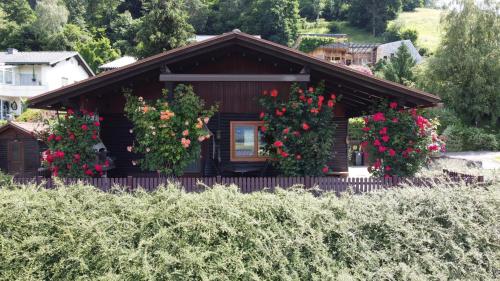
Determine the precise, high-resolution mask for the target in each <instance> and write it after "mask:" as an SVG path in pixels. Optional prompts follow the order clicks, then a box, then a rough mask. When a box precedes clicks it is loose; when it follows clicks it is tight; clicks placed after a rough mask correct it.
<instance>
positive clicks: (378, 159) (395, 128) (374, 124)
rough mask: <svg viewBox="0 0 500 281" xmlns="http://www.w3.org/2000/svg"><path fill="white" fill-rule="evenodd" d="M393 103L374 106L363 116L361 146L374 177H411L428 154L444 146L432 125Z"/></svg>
mask: <svg viewBox="0 0 500 281" xmlns="http://www.w3.org/2000/svg"><path fill="white" fill-rule="evenodd" d="M398 107H399V106H398V104H397V103H396V102H391V103H390V104H387V103H385V102H381V103H379V104H377V105H376V107H375V109H374V114H373V116H371V117H365V128H363V129H362V130H363V131H364V132H365V134H364V136H363V143H362V144H361V145H362V146H363V147H367V148H368V151H369V155H370V157H371V162H372V167H370V169H369V170H370V172H371V173H372V174H374V175H375V176H385V177H389V176H393V175H397V176H405V177H408V176H413V175H414V174H415V173H416V172H418V171H419V170H420V168H421V167H422V166H423V165H424V164H425V163H426V162H427V160H428V157H429V154H430V153H431V152H433V151H441V150H443V148H444V146H443V144H442V141H441V140H439V138H438V137H437V134H436V133H435V132H434V130H435V126H433V124H432V123H431V122H429V121H428V120H427V119H425V118H424V117H422V116H421V115H418V114H417V112H416V110H415V109H412V110H410V111H408V110H400V109H399V108H398Z"/></svg>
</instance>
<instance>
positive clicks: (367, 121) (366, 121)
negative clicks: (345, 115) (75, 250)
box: [363, 117, 370, 125]
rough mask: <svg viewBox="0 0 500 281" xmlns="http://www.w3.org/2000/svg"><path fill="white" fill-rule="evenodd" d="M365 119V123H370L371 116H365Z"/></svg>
mask: <svg viewBox="0 0 500 281" xmlns="http://www.w3.org/2000/svg"><path fill="white" fill-rule="evenodd" d="M363 121H365V125H368V123H370V118H368V117H364V118H363Z"/></svg>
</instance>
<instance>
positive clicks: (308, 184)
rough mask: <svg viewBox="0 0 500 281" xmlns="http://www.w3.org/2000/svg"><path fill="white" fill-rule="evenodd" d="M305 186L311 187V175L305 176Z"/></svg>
mask: <svg viewBox="0 0 500 281" xmlns="http://www.w3.org/2000/svg"><path fill="white" fill-rule="evenodd" d="M304 187H305V188H311V177H310V176H305V177H304Z"/></svg>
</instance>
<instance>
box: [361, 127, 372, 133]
mask: <svg viewBox="0 0 500 281" xmlns="http://www.w3.org/2000/svg"><path fill="white" fill-rule="evenodd" d="M361 130H363V131H364V132H369V131H370V130H371V128H370V127H364V128H363V129H361Z"/></svg>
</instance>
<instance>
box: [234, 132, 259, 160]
mask: <svg viewBox="0 0 500 281" xmlns="http://www.w3.org/2000/svg"><path fill="white" fill-rule="evenodd" d="M234 152H235V155H236V156H237V157H251V156H254V155H255V127H254V126H252V125H238V126H236V127H235V129H234Z"/></svg>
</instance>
